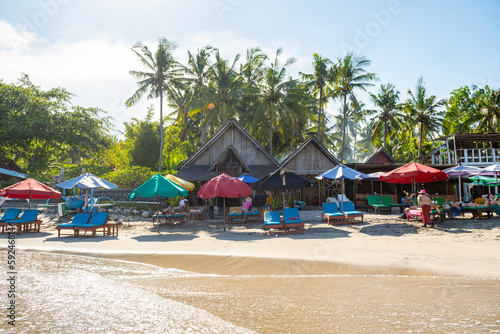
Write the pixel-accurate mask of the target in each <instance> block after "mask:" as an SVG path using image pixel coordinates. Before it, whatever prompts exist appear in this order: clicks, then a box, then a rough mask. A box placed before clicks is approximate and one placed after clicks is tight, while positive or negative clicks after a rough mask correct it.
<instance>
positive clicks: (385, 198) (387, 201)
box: [382, 195, 404, 213]
mask: <svg viewBox="0 0 500 334" xmlns="http://www.w3.org/2000/svg"><path fill="white" fill-rule="evenodd" d="M382 204H385V205H389V206H390V207H391V209H392V208H399V212H400V213H403V207H404V205H403V204H400V203H394V202H393V201H392V196H388V195H383V196H382Z"/></svg>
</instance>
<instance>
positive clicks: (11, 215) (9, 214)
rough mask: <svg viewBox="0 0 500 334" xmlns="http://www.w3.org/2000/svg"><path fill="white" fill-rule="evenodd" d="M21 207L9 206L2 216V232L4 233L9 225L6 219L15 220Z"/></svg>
mask: <svg viewBox="0 0 500 334" xmlns="http://www.w3.org/2000/svg"><path fill="white" fill-rule="evenodd" d="M21 211H23V210H21V209H15V208H8V209H7V210H6V211H5V213H4V214H3V216H2V218H0V226H1V227H2V234H3V233H4V229H5V228H6V227H7V226H9V224H7V223H6V222H5V221H7V220H15V219H17V217H18V216H19V214H20V213H21Z"/></svg>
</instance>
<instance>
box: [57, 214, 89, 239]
mask: <svg viewBox="0 0 500 334" xmlns="http://www.w3.org/2000/svg"><path fill="white" fill-rule="evenodd" d="M91 216H92V213H90V212H79V213H77V214H75V216H74V217H73V220H72V221H71V223H68V224H60V225H57V226H56V230H57V237H58V238H59V237H60V236H61V230H71V232H73V233H71V234H62V235H72V236H74V237H76V232H75V226H79V225H85V224H88V222H89V220H90V217H91Z"/></svg>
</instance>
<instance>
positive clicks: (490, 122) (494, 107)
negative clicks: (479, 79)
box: [473, 85, 500, 132]
mask: <svg viewBox="0 0 500 334" xmlns="http://www.w3.org/2000/svg"><path fill="white" fill-rule="evenodd" d="M473 89H474V90H477V92H478V94H477V95H476V99H475V102H476V105H477V106H478V107H479V115H478V116H479V117H478V121H479V122H478V125H477V128H476V131H486V132H499V130H500V128H499V125H500V122H499V121H500V89H497V90H492V89H490V87H489V86H488V85H486V87H484V88H477V87H475V86H474V87H473Z"/></svg>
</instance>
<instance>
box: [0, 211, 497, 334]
mask: <svg viewBox="0 0 500 334" xmlns="http://www.w3.org/2000/svg"><path fill="white" fill-rule="evenodd" d="M41 217H42V219H43V224H42V229H41V232H40V233H35V232H26V233H21V235H19V236H17V237H16V239H15V240H16V254H17V255H16V256H17V258H16V265H17V268H16V269H17V271H18V278H17V281H16V284H17V288H16V289H17V290H19V291H17V292H18V295H17V297H16V298H17V299H16V302H17V305H18V308H17V316H18V319H19V321H18V326H17V327H16V330H18V331H21V332H23V331H29V332H31V333H45V332H75V331H76V332H87V333H101V332H123V333H135V332H137V331H148V332H152V333H164V332H171V333H186V332H193V333H251V332H254V331H255V332H258V333H276V332H283V333H304V332H316V333H320V332H321V333H323V332H324V333H353V332H367V331H368V332H371V333H400V332H407V333H421V332H426V333H428V332H439V333H444V332H454V333H471V332H474V333H491V332H497V331H500V323H499V322H498V319H499V315H500V306H499V305H500V299H499V297H498V293H497V292H498V289H500V259H499V257H498V254H499V253H500V219H499V218H496V217H495V218H490V219H481V220H474V219H466V218H462V217H460V218H458V219H453V220H446V221H445V222H443V223H440V224H438V225H437V226H436V227H435V228H424V227H422V222H421V221H419V220H411V221H408V220H405V219H401V218H399V217H400V214H391V215H387V214H383V215H382V214H366V215H365V221H364V222H363V223H357V224H349V225H335V226H328V225H327V223H326V222H324V221H323V222H322V221H321V212H320V211H302V212H301V217H302V219H303V220H304V221H306V231H305V234H289V235H286V236H284V235H281V234H278V235H274V234H271V235H264V232H263V230H262V222H251V223H246V224H245V225H242V224H240V223H235V224H228V228H227V231H224V230H223V223H222V221H221V220H206V221H189V222H185V223H183V224H179V225H174V226H172V225H165V224H161V225H160V232H159V233H158V232H157V228H156V226H153V224H152V221H151V220H150V219H144V218H139V217H137V220H136V219H134V218H130V217H125V218H122V219H123V220H124V221H123V222H121V224H120V227H119V235H118V236H100V235H99V236H96V237H95V238H92V237H88V236H86V237H79V238H74V237H73V236H62V237H60V238H58V237H57V232H56V230H55V225H57V224H61V223H64V222H67V221H69V220H70V219H71V217H64V218H61V219H58V217H57V216H56V215H53V214H42V215H41ZM0 241H1V244H0V245H1V246H2V248H5V247H6V245H7V236H6V235H3V236H2V237H1V239H0ZM2 254H4V256H5V255H6V254H7V252H2ZM6 260H7V259H6V258H4V259H3V260H2V261H3V262H4V263H6ZM5 284H6V283H5V282H4V283H2V289H4V290H5V289H7V286H5V287H4V286H3V285H5ZM82 310H85V311H82ZM3 329H5V330H12V328H11V326H8V325H7V324H6V323H2V324H1V325H0V330H3Z"/></svg>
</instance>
